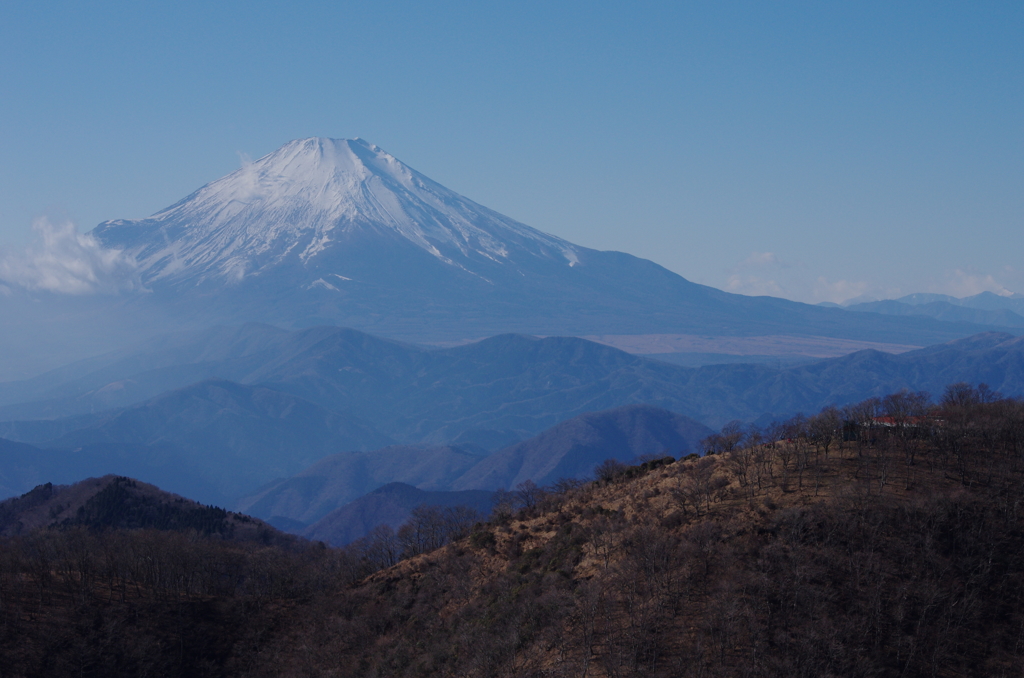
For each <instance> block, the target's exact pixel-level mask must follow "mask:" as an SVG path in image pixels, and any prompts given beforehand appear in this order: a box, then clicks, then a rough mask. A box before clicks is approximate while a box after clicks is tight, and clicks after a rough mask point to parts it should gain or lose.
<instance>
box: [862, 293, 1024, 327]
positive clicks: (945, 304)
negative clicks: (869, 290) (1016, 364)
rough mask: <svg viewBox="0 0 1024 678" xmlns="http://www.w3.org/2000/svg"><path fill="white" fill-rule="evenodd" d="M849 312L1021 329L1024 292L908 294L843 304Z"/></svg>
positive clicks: (1023, 323)
mask: <svg viewBox="0 0 1024 678" xmlns="http://www.w3.org/2000/svg"><path fill="white" fill-rule="evenodd" d="M846 308H847V309H848V310H850V311H860V312H870V313H881V314H884V315H897V316H922V317H928V318H935V319H936V320H943V321H949V322H965V323H973V324H977V325H992V326H999V327H1013V328H1024V295H1017V294H1015V295H1012V296H999V295H997V294H993V293H991V292H982V293H981V294H977V295H975V296H973V297H965V298H963V299H958V298H956V297H950V296H947V295H944V294H911V295H908V296H905V297H900V298H899V299H888V300H885V301H871V302H865V303H859V304H852V305H849V306H846Z"/></svg>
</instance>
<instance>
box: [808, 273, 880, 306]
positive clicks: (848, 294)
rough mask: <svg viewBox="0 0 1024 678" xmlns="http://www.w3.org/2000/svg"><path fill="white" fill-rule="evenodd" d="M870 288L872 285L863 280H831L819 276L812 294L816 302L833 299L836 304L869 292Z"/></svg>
mask: <svg viewBox="0 0 1024 678" xmlns="http://www.w3.org/2000/svg"><path fill="white" fill-rule="evenodd" d="M870 289H871V288H870V286H869V285H868V284H867V283H866V282H864V281H863V280H858V281H853V282H851V281H849V280H837V281H835V282H829V280H828V279H827V278H826V277H825V276H818V279H817V280H815V281H814V285H813V287H812V289H811V294H812V298H813V300H814V301H815V302H822V301H831V302H832V303H834V304H841V303H843V302H845V301H848V300H850V299H854V298H856V297H860V296H863V295H865V294H867V293H868V291H869V290H870Z"/></svg>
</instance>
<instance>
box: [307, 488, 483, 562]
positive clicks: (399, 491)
mask: <svg viewBox="0 0 1024 678" xmlns="http://www.w3.org/2000/svg"><path fill="white" fill-rule="evenodd" d="M493 503H494V493H493V492H488V491H483V490H462V491H453V492H445V491H434V492H429V491H425V490H421V489H419V488H417V487H413V486H412V485H406V484H405V483H398V482H395V483H388V484H387V485H384V486H382V487H379V488H377V489H375V490H374V491H373V492H370V493H368V494H366V495H364V496H362V497H359V498H358V499H355V500H353V501H351V502H349V503H348V504H345V505H344V506H341V507H339V508H337V509H335V510H333V511H331V512H330V513H328V514H327V515H325V516H324V517H322V518H320V519H319V520H318V521H316V522H315V523H313V524H312V525H310V526H309V527H307V528H305V529H304V530H302V531H301V532H300V533H299V534H301V535H302V536H303V537H305V538H306V539H312V540H314V541H322V542H325V543H327V544H330V545H332V546H344V545H346V544H350V543H352V542H354V541H355V540H357V539H362V538H363V537H365V536H367V535H368V534H370V532H371V531H372V530H373V529H374V528H375V527H378V526H380V525H387V526H388V527H390V528H392V529H395V530H397V529H398V528H399V527H400V526H401V525H402V524H403V523H405V522H406V521H407V520H408V519H409V516H410V515H411V514H412V511H413V509H415V508H417V507H419V506H431V507H465V508H469V509H473V510H475V511H476V512H477V513H478V514H479V515H480V517H481V519H484V518H486V517H487V516H488V515H489V514H490V512H491V507H492V505H493Z"/></svg>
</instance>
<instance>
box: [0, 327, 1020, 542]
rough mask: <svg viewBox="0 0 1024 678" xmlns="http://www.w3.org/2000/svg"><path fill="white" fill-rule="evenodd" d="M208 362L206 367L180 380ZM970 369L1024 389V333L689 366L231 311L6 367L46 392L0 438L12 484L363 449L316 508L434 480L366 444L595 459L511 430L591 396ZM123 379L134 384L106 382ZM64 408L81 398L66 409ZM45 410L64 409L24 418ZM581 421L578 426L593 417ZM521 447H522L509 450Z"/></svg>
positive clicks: (705, 401)
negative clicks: (293, 327) (184, 331)
mask: <svg viewBox="0 0 1024 678" xmlns="http://www.w3.org/2000/svg"><path fill="white" fill-rule="evenodd" d="M207 343H209V345H207ZM229 349H230V350H229ZM196 376H202V377H209V378H207V379H205V380H204V381H200V382H198V383H194V384H190V385H187V386H181V385H179V383H178V382H180V381H183V380H188V379H192V378H194V377H196ZM107 380H110V381H107ZM235 380H238V381H235ZM958 381H967V382H971V383H978V382H985V383H987V384H988V385H989V386H990V387H992V388H993V389H995V390H997V391H1001V392H1002V393H1004V394H1005V395H1008V396H1020V395H1024V338H1018V337H1014V336H1012V335H1009V334H1002V333H987V334H980V335H976V336H974V337H970V338H967V339H962V340H957V341H954V342H951V343H947V344H941V345H937V346H933V347H929V348H926V349H921V350H918V351H910V352H907V353H903V354H901V355H890V354H886V353H881V352H878V351H861V352H858V353H854V354H852V355H849V356H845V357H842V358H834V359H829V360H823V361H818V362H815V363H812V364H808V365H800V366H795V367H788V368H781V369H780V368H772V367H768V366H765V365H715V366H707V367H702V368H699V369H692V368H684V367H681V366H677V365H671V364H668V363H664V362H659V361H656V360H645V359H643V358H640V357H637V356H634V355H630V354H628V353H624V352H622V351H619V350H617V349H614V348H611V347H608V346H604V345H601V344H596V343H593V342H589V341H586V340H583V339H577V338H565V337H562V338H558V337H550V338H544V339H537V338H530V337H523V336H518V335H506V336H499V337H494V338H491V339H487V340H484V341H481V342H477V343H474V344H469V345H466V346H460V347H456V348H449V349H424V348H421V347H415V346H410V345H407V344H401V343H398V342H394V341H390V340H384V339H379V338H376V337H372V336H370V335H366V334H363V333H361V332H356V331H353V330H341V329H338V328H311V329H308V330H300V331H295V332H283V331H281V330H278V329H275V328H271V327H266V326H247V327H242V328H234V329H231V328H228V329H221V330H216V331H212V332H209V333H204V334H202V335H199V336H197V335H188V336H187V337H185V338H184V339H183V338H182V337H178V338H177V339H175V340H173V341H172V340H170V339H166V340H162V341H161V342H153V343H149V344H147V345H146V346H145V347H143V348H142V349H140V350H139V351H137V352H134V353H133V352H125V353H118V354H116V355H111V356H106V357H104V358H103V359H100V360H96V361H90V362H88V363H87V364H81V365H75V366H69V367H68V368H66V369H64V370H61V371H58V372H55V373H51V374H47V375H42V376H41V377H39V378H37V379H35V380H32V381H30V382H26V383H24V384H20V385H8V387H9V388H8V390H7V391H6V393H5V397H6V398H8V399H15V400H16V397H17V394H18V393H22V394H25V393H31V394H35V395H37V396H38V395H47V396H50V398H49V399H43V400H38V401H36V402H34V403H30V404H25V403H13V404H10V405H7V406H6V407H5V410H4V411H5V412H6V413H12V412H13V413H18V414H21V415H22V416H24V417H25V418H23V419H19V420H9V421H6V422H0V438H6V439H8V440H11V441H17V442H18V443H22V445H21V446H18V445H16V444H14V443H11V444H10V446H9V447H8V448H0V454H3V455H5V457H4V462H3V464H2V465H0V480H2V481H3V482H0V485H2V486H3V487H0V489H5V490H6V491H8V492H10V493H17V492H23V491H25V490H26V489H27V488H28V487H31V486H32V485H33V484H37V483H39V482H47V481H53V482H65V483H66V482H72V481H74V480H76V479H79V478H82V477H86V476H90V475H92V476H96V475H102V474H105V473H118V474H122V475H131V476H133V477H139V478H142V479H144V480H147V481H151V482H156V483H158V484H160V485H161V486H163V487H167V488H169V489H172V490H174V491H178V492H182V493H185V494H189V495H190V496H194V497H197V498H199V499H201V500H202V501H205V502H212V503H221V504H223V503H226V502H229V501H231V500H233V499H234V498H237V497H240V496H242V495H252V494H253V492H254V491H255V490H256V488H258V487H260V486H262V485H265V484H267V483H270V482H271V481H275V479H279V478H290V477H292V476H295V475H296V474H298V473H299V472H300V471H302V470H303V469H304V468H308V467H309V466H311V465H312V464H314V463H316V462H317V461H318V460H321V459H325V458H328V457H330V456H331V455H337V454H338V453H343V452H344V453H354V452H360V454H363V455H364V456H360V455H358V454H356V455H352V454H349V455H348V456H344V455H343V456H341V457H337V456H335V457H333V459H334V460H335V461H333V462H330V463H335V464H340V466H339V468H345V469H347V470H345V472H344V475H345V478H347V480H345V482H346V483H348V487H349V488H350V490H346V493H338V496H337V497H335V499H334V500H333V501H334V503H333V504H331V503H330V502H329V501H327V502H324V503H322V504H321V507H322V508H321V515H322V513H326V512H327V511H328V510H333V508H337V506H339V505H340V503H342V502H344V501H348V500H349V499H350V498H354V497H355V496H358V493H364V492H367V491H370V490H372V489H374V488H375V486H377V484H386V483H387V482H392V481H401V482H406V483H409V484H412V485H418V484H419V483H420V482H423V481H422V480H417V479H416V478H415V477H412V476H410V475H402V473H403V472H405V471H407V470H409V469H413V468H417V466H416V463H415V460H414V457H415V456H416V455H418V454H421V453H420V452H409V453H408V454H406V453H404V452H401V449H403V448H392V449H393V450H394V451H393V454H392V455H391V460H390V461H389V457H388V455H383V456H381V457H374V456H373V454H369V451H370V450H377V449H379V448H381V447H382V446H386V445H388V444H393V443H400V444H403V445H406V446H408V445H414V446H430V445H434V446H441V447H438V448H435V449H437V450H441V449H443V448H444V447H445V446H448V447H449V448H450V449H448V451H446V452H444V455H449V456H443V455H442V456H443V458H444V459H445V460H446V461H445V462H444V464H440V463H439V464H438V465H437V466H436V468H433V469H431V470H432V472H433V473H434V474H435V476H434V477H435V478H436V479H437V482H436V483H435V484H434V485H431V486H429V487H430V489H443V488H446V487H450V488H456V487H457V488H460V489H490V488H493V487H494V486H496V484H512V483H514V482H519V481H520V480H521V479H522V478H526V477H532V478H535V479H539V480H545V479H546V478H548V477H549V476H551V475H552V474H554V475H555V476H557V475H558V474H565V475H572V474H575V473H578V472H580V469H583V468H585V467H586V464H581V465H577V466H574V465H573V464H574V463H575V462H573V461H572V456H571V454H569V451H570V450H571V447H572V443H571V441H570V439H569V438H566V437H564V436H562V434H561V433H557V431H559V430H560V429H555V430H554V431H552V432H550V433H548V434H547V435H548V436H549V438H550V439H552V440H555V441H557V442H556V444H552V445H550V446H548V448H547V451H545V452H543V453H535V452H530V451H529V448H531V446H533V445H534V443H530V445H529V446H526V447H525V448H524V447H520V448H517V447H516V444H517V443H519V442H520V441H523V440H527V439H530V438H533V437H534V436H537V435H538V434H541V433H543V432H544V431H546V430H547V429H551V427H553V426H557V425H559V424H562V423H563V422H567V420H570V419H573V418H574V417H582V416H584V415H588V413H592V412H599V411H604V410H610V409H613V408H621V407H623V406H628V405H647V406H652V407H656V408H660V409H662V410H667V411H668V412H671V413H674V415H673V416H682V417H688V418H689V419H691V420H693V421H694V422H699V423H700V425H703V426H707V427H710V428H718V427H720V426H722V425H723V424H724V423H726V422H728V421H730V420H732V419H739V420H742V421H760V422H766V421H768V420H770V419H772V418H784V417H788V416H790V415H792V414H794V413H796V412H799V411H803V412H815V411H817V410H819V409H820V408H821V407H823V406H825V405H829V404H838V405H842V404H845V403H850V402H856V401H859V400H862V399H864V398H866V397H870V396H881V395H885V394H887V393H891V392H893V391H895V390H898V389H900V388H909V389H913V390H927V391H930V392H932V393H933V394H939V393H941V391H942V389H943V388H944V387H945V386H946V385H947V384H949V383H953V382H958ZM128 382H132V383H134V384H136V385H137V388H136V390H134V391H131V390H130V389H124V388H123V389H120V390H118V389H112V388H110V385H111V384H123V383H128ZM243 382H244V383H243ZM164 387H167V390H164V391H162V392H160V393H159V394H158V395H156V396H150V397H148V398H147V399H145V400H143V401H141V402H132V403H129V404H127V405H125V406H122V407H118V408H114V409H107V410H101V411H99V412H88V411H87V412H85V413H82V412H81V410H83V409H84V410H89V409H99V408H100V406H101V405H103V404H109V402H110V398H111V397H112V396H110V394H111V393H119V394H121V395H119V396H118V397H119V398H124V399H129V400H130V398H129V396H128V395H127V394H128V393H134V394H135V397H140V396H148V394H149V392H151V391H153V390H158V389H161V388H164ZM61 408H65V411H68V410H70V411H71V412H72V413H71V414H70V415H69V416H55V415H56V414H57V413H58V411H59V410H60V409H61ZM76 408H77V409H76ZM33 412H34V413H35V414H34V416H35V417H46V416H53V418H49V419H47V418H35V419H29V418H28V415H32V413H33ZM74 412H78V413H74ZM585 422H586V418H585V417H584V418H583V419H581V420H579V421H578V422H577V423H575V424H573V426H580V427H581V428H580V429H579V431H581V432H585V431H586V430H587V427H586V426H585V425H584V424H585ZM690 426H692V425H690ZM659 427H660V428H659ZM640 429H643V431H642V433H638V434H637V435H640V436H641V437H640V438H638V439H642V440H648V439H649V440H656V439H658V438H657V436H658V435H662V433H657V434H656V433H655V432H656V431H658V430H661V431H662V432H663V433H665V434H667V433H666V432H668V431H670V430H672V427H671V426H670V425H669V424H668V423H666V422H661V423H658V421H656V420H655V419H651V420H649V421H647V422H646V423H644V424H643V426H641V427H639V429H638V430H640ZM595 430H598V429H595ZM601 430H603V429H601ZM676 430H677V431H679V432H682V431H684V429H676ZM691 430H696V429H691ZM679 434H680V435H682V433H679ZM619 435H620V434H615V435H611V434H608V435H607V436H605V435H603V434H600V435H598V434H595V435H593V436H592V438H593V439H594V440H597V441H598V442H600V440H601V439H603V440H604V441H605V442H604V443H601V444H604V445H605V448H604V449H605V450H608V449H610V448H609V446H619V447H620V449H623V450H625V449H631V448H630V447H629V445H631V444H632V443H629V444H627V443H626V441H629V440H632V439H633V438H632V437H631V436H632V435H633V434H621V436H620V437H616V436H619ZM644 436H646V437H644ZM687 436H690V434H686V435H683V437H686V438H687V439H688V440H690V441H692V439H693V438H692V436H690V437H687ZM664 440H669V439H668V438H665V439H664ZM616 441H619V442H616ZM26 443H27V445H26ZM452 446H457V447H458V448H459V451H458V452H457V453H456V451H455V449H454V447H452ZM666 446H669V445H668V444H667V443H666ZM499 449H500V450H501V451H500V452H499V453H498V454H497V455H491V457H488V458H487V459H485V460H484V461H485V462H486V464H485V465H487V464H489V465H491V470H492V471H493V472H494V473H497V476H495V477H496V478H498V479H497V480H495V481H494V482H490V481H487V482H484V480H483V478H484V476H481V478H480V479H479V482H480V486H479V487H472V486H471V485H470V484H468V481H467V482H466V483H463V484H459V482H457V481H458V477H461V476H457V474H458V473H460V472H461V473H463V474H464V473H468V472H469V469H470V467H471V465H475V463H476V462H474V461H473V458H474V456H476V455H485V454H487V453H489V452H495V451H496V450H499ZM403 454H405V456H402V455H403ZM451 455H455V456H459V455H461V457H460V459H461V461H458V463H456V460H455V458H454V456H451ZM517 455H518V456H517ZM531 455H535V456H532V457H531ZM560 455H561V456H560ZM565 455H568V456H565ZM512 457H514V458H515V459H517V460H520V461H521V463H520V461H515V462H510V461H507V459H509V458H512ZM438 459H441V457H439V458H438ZM503 459H505V460H506V461H502V460H503ZM531 459H532V461H531ZM346 460H347V461H346ZM403 460H404V461H403ZM597 461H600V460H597ZM586 463H587V464H590V463H591V460H589V459H588V460H587V462H586ZM594 463H596V462H594ZM324 464H328V462H326V461H325V462H324ZM346 464H349V465H348V466H346ZM480 468H484V466H480ZM360 469H362V470H360ZM523 469H525V470H523ZM545 469H546V470H545ZM489 473H490V471H489ZM5 479H6V480H5ZM295 482H296V483H298V482H300V480H296V481H295ZM302 482H307V481H302ZM448 483H450V485H448ZM337 487H340V486H337ZM285 489H287V487H286V486H279V487H278V490H275V491H271V490H269V489H268V490H266V491H264V496H263V499H260V501H263V500H264V499H265V501H266V502H268V504H267V506H268V507H269V508H268V509H267V511H268V512H269V513H263V510H262V509H261V514H262V515H266V516H267V517H270V516H271V515H278V514H279V515H284V516H287V517H289V518H291V519H295V520H301V521H302V522H304V523H306V522H308V521H310V520H313V519H314V518H315V517H316V516H315V515H314V514H313V513H311V514H308V515H307V514H301V515H300V514H295V513H292V512H291V510H290V509H289V510H288V511H284V510H281V509H278V508H273V507H274V506H278V505H280V506H284V505H287V503H288V499H287V492H284V490H285ZM278 491H280V492H283V494H277V495H275V492H278ZM303 492H305V490H303ZM304 496H305V495H304ZM253 501H256V499H254V500H253ZM314 513H316V512H315V511H314Z"/></svg>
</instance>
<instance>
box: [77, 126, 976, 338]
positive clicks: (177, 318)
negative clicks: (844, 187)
mask: <svg viewBox="0 0 1024 678" xmlns="http://www.w3.org/2000/svg"><path fill="white" fill-rule="evenodd" d="M633 226H635V225H633ZM92 235H93V236H94V237H95V238H96V240H97V241H99V243H101V244H102V245H103V246H104V247H106V248H110V249H114V250H121V252H122V255H124V257H125V260H127V261H134V262H135V263H136V264H137V265H138V270H137V271H136V273H137V274H138V277H139V278H138V279H139V280H141V282H142V284H143V285H144V286H145V288H146V290H147V293H146V294H142V295H138V296H137V297H136V298H135V299H134V300H131V301H129V302H126V303H129V304H135V305H136V306H139V308H140V309H141V308H142V307H143V306H144V307H145V310H147V311H149V310H151V309H153V308H157V309H159V310H160V312H161V313H163V312H165V311H167V310H170V312H171V317H172V318H173V320H172V322H173V323H175V324H191V325H193V326H197V325H202V324H209V323H238V322H244V321H250V320H255V321H261V322H269V323H274V324H278V325H283V326H289V327H296V326H298V327H302V326H309V325H313V324H334V325H342V326H349V327H353V328H357V329H362V330H366V331H369V332H373V333H377V334H383V335H387V336H391V337H398V338H406V339H414V340H452V339H466V338H472V337H482V336H486V335H491V334H497V333H501V332H523V333H530V334H571V335H588V334H647V333H686V334H702V335H712V336H722V335H777V334H786V335H815V336H824V337H840V338H851V339H864V340H870V341H883V342H893V343H903V344H918V345H922V344H926V343H937V342H939V341H948V340H949V339H953V338H956V337H959V336H965V335H966V334H970V333H972V332H973V331H978V328H977V327H974V326H971V327H963V328H955V327H952V326H951V324H950V323H940V322H937V321H933V320H930V319H927V318H903V317H886V316H881V315H876V314H871V316H873V317H869V316H868V315H867V314H863V313H849V312H846V311H843V310H840V309H826V308H817V307H812V306H808V305H805V304H799V303H796V302H790V301H786V300H783V299H773V298H769V297H760V298H754V297H744V296H740V295H735V294H728V293H726V292H722V291H721V290H716V289H713V288H710V287H705V286H703V285H698V284H695V283H692V282H689V281H687V280H685V279H684V278H682V277H681V276H679V275H677V274H675V273H673V272H671V271H668V270H666V269H664V268H662V267H661V266H658V265H657V264H655V263H653V262H650V261H647V260H644V259H639V258H637V257H633V256H631V255H628V254H624V253H621V252H599V251H596V250H592V249H588V248H586V247H581V246H579V245H574V244H572V243H569V242H566V241H565V240H562V239H560V238H557V237H555V236H552V235H548V234H545V233H541V232H540V231H537V230H535V229H533V228H530V227H529V226H526V225H524V224H521V223H519V222H517V221H515V220H513V219H509V218H508V217H505V216H502V215H501V214H498V213H496V212H494V211H493V210H489V209H487V208H486V207H483V206H481V205H478V204H477V203H475V202H473V201H472V200H469V199H467V198H465V197H463V196H461V195H459V194H457V193H455V192H454V191H451V190H449V189H447V188H445V187H444V186H441V185H440V184H438V183H437V182H435V181H432V180H431V179H429V178H427V177H426V176H424V175H423V174H420V173H419V172H417V171H416V170H413V169H412V168H410V167H408V166H407V165H405V164H403V163H402V162H401V161H399V160H398V159H396V158H395V157H394V156H391V155H389V154H388V153H386V152H384V151H383V150H381V149H380V148H378V147H377V146H374V145H372V144H370V143H367V142H365V141H362V140H360V139H346V140H335V139H319V138H312V139H301V140H297V141H292V142H290V143H288V144H285V145H284V146H282V147H281V148H280V149H278V150H276V151H274V152H273V153H270V154H269V155H266V156H264V157H262V158H260V159H259V160H256V161H255V162H252V163H249V164H246V165H245V166H244V167H242V168H241V169H239V170H237V171H235V172H232V173H231V174H229V175H228V176H226V177H223V178H221V179H218V180H216V181H214V182H212V183H210V184H207V185H206V186H204V187H202V188H200V189H199V190H198V191H196V192H195V193H193V194H192V195H190V196H188V197H187V198H185V199H184V200H182V201H181V202H179V203H177V204H175V205H172V206H171V207H168V208H167V209H165V210H163V211H161V212H159V213H157V214H155V215H153V216H152V217H149V218H148V219H139V220H131V221H126V220H120V221H108V222H104V223H102V224H100V225H99V226H97V227H96V228H95V229H93V231H92Z"/></svg>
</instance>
